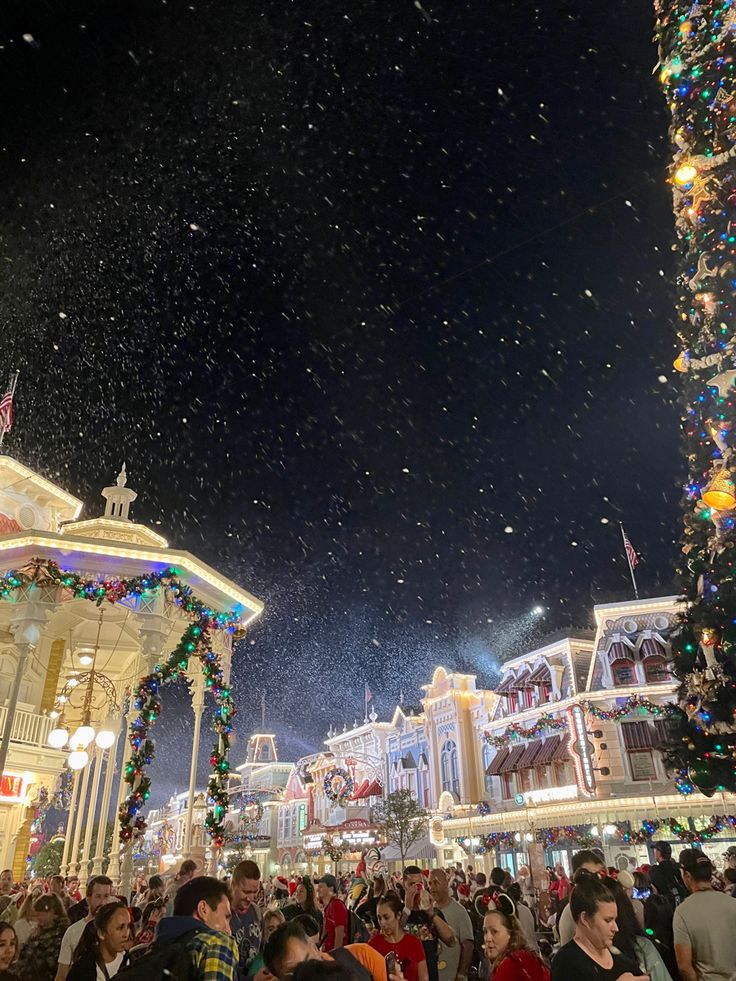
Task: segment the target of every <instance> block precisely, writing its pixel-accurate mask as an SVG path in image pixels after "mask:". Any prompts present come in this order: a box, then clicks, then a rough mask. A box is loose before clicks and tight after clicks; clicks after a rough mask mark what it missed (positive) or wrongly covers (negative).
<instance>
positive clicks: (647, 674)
mask: <svg viewBox="0 0 736 981" xmlns="http://www.w3.org/2000/svg"><path fill="white" fill-rule="evenodd" d="M644 679H645V681H646V682H647V683H648V684H657V682H660V681H671V680H672V675H671V674H670V669H669V665H668V664H667V662H666V661H665V659H664V658H663V657H647V658H645V659H644Z"/></svg>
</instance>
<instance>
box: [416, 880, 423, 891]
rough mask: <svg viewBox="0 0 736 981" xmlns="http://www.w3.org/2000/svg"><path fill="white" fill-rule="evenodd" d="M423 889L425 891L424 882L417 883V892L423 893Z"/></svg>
mask: <svg viewBox="0 0 736 981" xmlns="http://www.w3.org/2000/svg"><path fill="white" fill-rule="evenodd" d="M422 889H424V883H423V882H417V892H421V891H422Z"/></svg>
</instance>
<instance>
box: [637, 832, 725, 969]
mask: <svg viewBox="0 0 736 981" xmlns="http://www.w3.org/2000/svg"><path fill="white" fill-rule="evenodd" d="M680 869H681V870H682V881H683V882H684V884H685V886H686V888H687V890H688V892H689V893H690V895H689V896H688V898H687V899H685V900H684V901H683V902H682V903H680V905H679V906H678V907H677V909H676V910H675V916H674V919H673V920H672V929H673V931H674V935H675V956H676V957H677V967H678V969H679V971H680V977H681V978H682V981H729V979H730V978H732V977H733V976H734V975H736V944H734V935H736V903H735V902H734V901H733V899H732V898H731V897H730V896H727V895H725V894H724V893H722V892H716V891H715V889H714V888H713V882H712V880H713V872H714V869H713V863H712V862H711V860H710V859H709V858H708V856H707V855H704V854H703V852H702V851H700V849H698V848H683V850H682V851H681V852H680ZM650 874H651V873H650Z"/></svg>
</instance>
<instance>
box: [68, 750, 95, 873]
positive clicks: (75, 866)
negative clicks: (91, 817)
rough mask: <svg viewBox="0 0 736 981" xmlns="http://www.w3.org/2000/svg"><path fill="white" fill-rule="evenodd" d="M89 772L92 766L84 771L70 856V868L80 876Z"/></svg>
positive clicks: (88, 766)
mask: <svg viewBox="0 0 736 981" xmlns="http://www.w3.org/2000/svg"><path fill="white" fill-rule="evenodd" d="M89 771H90V764H89V763H88V764H87V766H85V767H84V769H83V771H82V789H81V791H80V793H79V800H78V802H77V826H76V828H75V829H74V840H73V842H72V853H71V855H70V856H69V867H70V870H71V871H72V872H74V874H75V875H79V839H80V837H81V835H82V825H83V824H84V815H85V811H86V809H87V788H88V787H89Z"/></svg>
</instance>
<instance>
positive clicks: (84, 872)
mask: <svg viewBox="0 0 736 981" xmlns="http://www.w3.org/2000/svg"><path fill="white" fill-rule="evenodd" d="M94 766H95V775H94V777H93V778H92V791H91V793H90V795H89V806H88V807H87V827H86V828H85V831H84V849H83V852H82V854H83V855H84V861H83V862H82V865H81V868H80V874H79V884H80V886H81V885H85V886H86V885H87V879H88V878H89V866H90V861H91V858H92V856H91V855H90V848H91V845H92V829H93V827H94V823H95V813H96V811H97V795H98V793H99V790H100V773H101V772H102V750H101V749H100V748H99V747H98V748H97V752H96V753H95V763H94ZM100 838H101V839H102V841H103V842H104V841H105V825H104V822H103V821H102V819H101V818H100V822H99V824H98V826H97V841H98V846H97V847H98V848H99V840H100Z"/></svg>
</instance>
